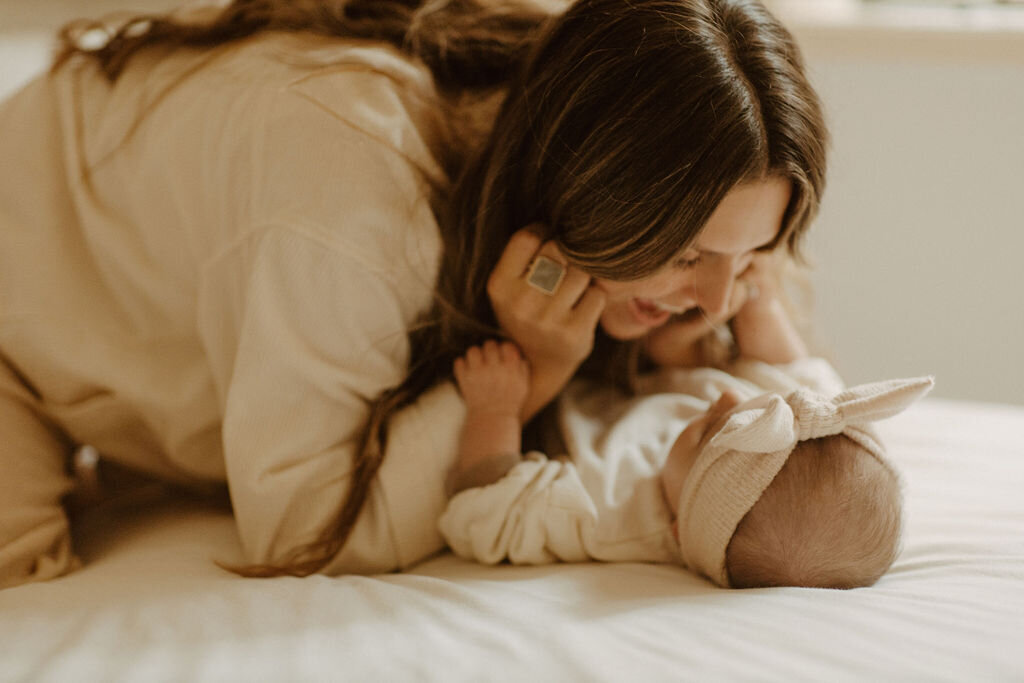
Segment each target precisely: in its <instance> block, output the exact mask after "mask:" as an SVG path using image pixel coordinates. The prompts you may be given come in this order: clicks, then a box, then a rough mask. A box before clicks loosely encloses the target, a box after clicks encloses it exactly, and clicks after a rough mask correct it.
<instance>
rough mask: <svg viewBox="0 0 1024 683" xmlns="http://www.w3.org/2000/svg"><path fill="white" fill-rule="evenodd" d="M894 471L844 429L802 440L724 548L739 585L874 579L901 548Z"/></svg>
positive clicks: (835, 584) (844, 584) (849, 584)
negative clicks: (843, 430) (848, 435)
mask: <svg viewBox="0 0 1024 683" xmlns="http://www.w3.org/2000/svg"><path fill="white" fill-rule="evenodd" d="M901 508H902V495H901V491H900V481H899V477H898V476H897V474H896V472H895V471H894V470H893V469H892V468H890V467H889V466H887V465H886V464H884V463H882V462H881V461H879V460H878V459H877V458H875V457H874V456H872V455H871V453H869V452H868V451H867V450H865V449H864V448H863V447H862V446H860V445H859V444H858V443H857V442H856V441H854V440H853V439H851V438H849V437H847V436H844V435H842V434H840V435H836V436H829V437H824V438H820V439H811V440H809V441H803V442H800V443H799V444H797V446H796V448H795V449H794V450H793V452H792V454H791V455H790V456H789V459H788V460H787V461H786V464H785V465H784V466H783V468H782V469H781V470H780V471H779V473H778V474H777V475H776V477H775V479H774V480H772V483H771V484H770V485H769V486H768V488H767V489H766V490H765V492H764V494H763V495H762V496H761V498H760V499H759V500H758V501H757V503H756V504H755V505H754V507H752V508H751V509H750V511H749V512H748V513H747V514H746V516H745V517H744V518H743V519H742V520H741V521H740V523H739V525H738V526H737V528H736V532H735V533H734V534H733V537H732V540H731V541H730V542H729V546H728V549H727V551H726V566H727V569H728V572H729V582H730V585H731V586H732V587H734V588H758V587H767V586H805V587H810V588H857V587H861V586H870V585H872V584H873V583H875V581H877V580H878V578H879V577H881V576H882V574H884V573H885V572H886V570H887V569H888V568H889V567H890V566H891V565H892V563H893V560H895V558H896V554H897V552H898V551H899V540H900V528H901Z"/></svg>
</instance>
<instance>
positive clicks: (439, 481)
mask: <svg viewBox="0 0 1024 683" xmlns="http://www.w3.org/2000/svg"><path fill="white" fill-rule="evenodd" d="M207 290H208V291H207V296H206V297H205V301H206V302H207V304H206V308H205V310H204V312H203V323H204V324H203V325H202V327H203V329H204V330H205V332H206V334H205V339H206V342H207V344H208V347H209V348H210V351H211V355H212V356H218V355H220V356H223V355H224V354H225V353H227V354H230V350H231V349H232V348H233V349H234V358H233V362H232V363H231V366H230V368H229V369H228V370H226V375H227V379H226V380H225V381H224V382H223V387H222V392H223V398H222V405H223V410H224V417H223V443H224V455H225V461H226V470H227V476H228V485H229V488H230V491H231V497H232V502H233V504H234V509H235V515H236V519H237V524H238V529H239V532H240V535H241V539H242V545H243V548H244V550H245V553H246V557H247V558H248V559H249V560H250V561H253V562H280V561H282V560H283V559H284V558H285V557H287V555H288V553H289V552H290V551H292V550H294V549H295V548H297V547H300V546H302V545H303V544H305V543H308V542H310V541H312V540H314V539H315V538H316V537H317V535H318V534H319V533H320V532H321V530H323V529H324V528H325V527H326V526H327V525H328V524H329V523H330V522H331V521H332V520H333V518H334V517H335V515H336V514H337V512H338V510H339V509H340V506H341V504H342V502H343V501H344V500H345V498H346V496H347V495H348V492H349V486H350V478H351V475H352V472H353V469H354V462H355V457H356V451H357V448H358V445H359V442H360V437H361V435H362V431H363V429H364V426H365V423H366V420H367V417H368V415H369V406H370V403H371V401H372V400H374V399H375V398H376V397H377V396H378V395H379V394H380V393H381V392H382V391H384V390H386V389H388V388H390V387H392V386H395V385H397V384H398V383H400V382H401V380H402V379H403V377H404V375H405V372H406V367H407V362H408V354H409V349H408V340H407V327H408V323H409V320H408V318H409V315H408V313H407V312H406V311H405V310H404V307H403V297H402V296H401V291H400V286H399V285H398V284H396V282H394V281H393V279H392V278H391V277H390V275H389V273H388V272H385V271H378V270H375V269H374V268H373V267H371V266H370V265H369V264H367V263H366V262H365V261H363V260H361V259H360V258H358V257H357V256H355V255H352V254H349V253H345V252H344V251H342V250H339V249H337V248H336V247H334V246H333V245H330V244H325V243H323V242H322V241H320V240H319V239H318V238H317V235H315V234H313V235H310V234H306V233H305V232H303V231H302V230H298V229H294V228H279V227H272V228H268V229H266V230H263V231H260V232H258V233H254V234H253V235H252V236H251V237H250V239H249V240H248V241H246V242H244V243H242V244H240V245H239V246H238V247H237V248H236V249H235V250H234V251H233V252H232V254H231V255H229V257H227V258H225V259H222V260H221V261H220V262H219V264H218V266H217V268H216V269H215V272H211V273H209V274H208V278H207ZM211 290H212V291H211ZM217 347H222V348H223V349H224V350H223V351H222V352H221V353H220V354H218V353H217ZM463 411H464V408H463V406H462V401H461V399H460V398H459V396H458V394H457V393H456V391H455V389H454V386H452V385H451V384H450V383H443V384H441V385H439V386H437V387H435V388H434V389H433V390H431V391H429V392H427V393H426V394H424V395H422V396H421V397H420V398H419V400H418V401H416V402H415V403H413V404H412V405H410V406H408V407H406V408H405V409H404V410H402V411H401V412H399V413H398V414H396V415H395V416H394V417H393V418H392V419H391V421H390V423H389V426H388V440H387V450H386V453H385V459H384V463H383V465H382V467H381V469H380V471H379V473H378V476H377V478H376V480H375V481H374V482H373V484H372V485H371V490H370V493H369V496H368V500H367V502H366V505H365V507H364V509H363V512H362V514H361V516H360V518H359V521H358V524H357V527H356V529H355V530H354V532H353V534H352V536H351V537H350V539H349V542H348V543H347V544H346V546H345V547H344V549H343V550H342V552H341V553H340V555H338V556H337V557H336V558H335V560H334V561H333V562H332V563H331V564H330V565H329V566H328V567H327V568H326V570H325V571H326V572H328V573H348V572H359V573H365V572H374V571H387V570H391V569H395V568H404V567H408V566H410V565H412V564H414V563H416V562H418V561H419V560H421V559H423V558H424V557H425V556H427V555H429V554H431V553H433V552H436V551H437V550H440V549H441V548H442V546H443V541H442V540H441V537H440V536H439V534H438V532H437V530H436V519H437V517H438V516H439V515H440V513H441V511H442V510H443V509H444V504H445V500H446V498H445V493H444V475H445V472H446V471H447V470H448V468H449V467H450V465H451V463H452V461H453V459H454V455H455V448H456V442H457V436H458V432H459V429H460V427H461V421H462V418H463Z"/></svg>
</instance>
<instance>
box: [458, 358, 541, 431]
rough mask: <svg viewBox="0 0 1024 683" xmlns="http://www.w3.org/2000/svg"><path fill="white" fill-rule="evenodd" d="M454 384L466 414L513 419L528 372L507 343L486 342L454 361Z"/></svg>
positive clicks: (526, 390)
mask: <svg viewBox="0 0 1024 683" xmlns="http://www.w3.org/2000/svg"><path fill="white" fill-rule="evenodd" d="M454 370H455V381H456V383H458V385H459V391H461V392H462V398H463V399H464V400H465V401H466V408H467V409H468V410H469V411H470V412H488V413H499V414H508V415H515V416H516V417H517V418H518V416H519V414H520V411H521V410H522V408H523V404H524V403H525V402H526V396H527V394H528V393H529V389H530V368H529V366H528V365H527V363H526V361H525V360H524V359H523V357H522V355H521V354H520V353H519V349H518V348H516V345H515V344H512V343H511V342H502V343H500V344H499V343H498V342H496V341H493V340H490V341H487V342H485V343H484V345H483V346H482V347H480V346H471V347H470V348H469V350H468V351H466V355H465V356H462V357H461V358H456V359H455V368H454Z"/></svg>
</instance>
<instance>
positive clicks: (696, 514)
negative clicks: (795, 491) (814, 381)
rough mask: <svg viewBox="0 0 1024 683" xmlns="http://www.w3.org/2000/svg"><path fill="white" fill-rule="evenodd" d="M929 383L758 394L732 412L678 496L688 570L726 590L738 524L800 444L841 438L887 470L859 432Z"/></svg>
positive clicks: (682, 548)
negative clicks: (827, 392) (727, 560)
mask: <svg viewBox="0 0 1024 683" xmlns="http://www.w3.org/2000/svg"><path fill="white" fill-rule="evenodd" d="M933 384H934V380H933V379H932V378H931V377H919V378H915V379H895V380H888V381H885V382H875V383H873V384H864V385H861V386H858V387H853V388H852V389H847V390H846V391H843V392H842V393H839V394H837V395H836V396H833V397H827V396H823V395H821V394H818V393H816V392H814V391H811V390H810V389H798V390H797V391H794V392H793V393H791V394H789V395H788V396H787V397H785V398H783V397H782V396H781V395H779V394H763V395H761V396H758V397H757V398H754V399H751V400H750V401H747V402H746V403H744V404H742V405H740V406H739V407H738V408H736V410H735V412H733V414H732V415H730V416H729V419H728V420H727V421H726V423H725V425H724V426H722V428H721V429H720V430H719V431H718V433H717V434H715V435H714V436H713V437H711V439H710V440H709V441H708V443H707V444H706V445H705V446H704V450H703V451H702V452H701V454H700V455H699V456H698V457H697V460H696V461H695V462H694V464H693V468H692V469H691V470H690V473H689V475H688V476H687V478H686V482H685V483H684V485H683V489H682V492H681V493H680V495H679V504H678V505H677V506H676V510H677V511H678V515H679V518H678V526H677V534H678V540H679V549H680V553H681V554H682V559H683V561H684V562H685V563H686V565H687V566H689V567H690V568H691V569H692V570H694V571H697V572H700V573H701V574H704V575H705V576H707V577H708V578H710V579H711V580H712V581H714V582H715V583H717V584H718V585H720V586H724V587H728V586H729V575H728V572H727V571H726V566H725V552H726V548H727V547H728V545H729V541H730V540H731V539H732V535H733V533H734V532H735V531H736V527H737V525H739V523H740V521H741V520H742V519H743V517H744V516H745V515H746V514H747V512H749V511H750V508H752V507H753V506H754V504H755V503H756V502H757V501H758V499H759V498H760V497H761V494H762V493H763V492H764V490H765V489H766V488H768V485H769V484H771V482H772V480H773V479H774V478H775V475H776V474H778V472H779V470H781V469H782V466H783V465H784V464H785V463H786V460H787V459H788V458H789V454H790V453H792V452H793V448H794V447H795V446H796V444H797V443H799V442H800V441H806V440H808V439H816V438H819V437H823V436H832V435H835V434H844V435H846V436H848V437H850V438H851V439H853V440H854V441H856V442H857V443H858V444H860V445H861V446H863V447H864V448H865V449H867V450H868V451H869V452H870V453H871V454H872V455H874V456H875V457H876V458H878V460H879V461H880V462H882V463H883V464H885V465H886V466H889V465H888V463H887V462H886V460H885V457H884V450H883V448H882V446H881V444H879V443H878V442H877V441H876V440H875V439H874V438H873V437H872V436H871V435H870V433H869V432H868V431H866V430H864V429H863V428H862V427H863V426H865V425H867V424H868V423H870V422H874V421H876V420H881V419H884V418H887V417H891V416H893V415H896V414H898V413H900V412H902V411H903V410H904V409H905V408H907V406H909V405H910V404H912V403H913V402H914V401H916V400H918V399H919V398H921V397H922V396H924V395H925V394H927V393H928V392H929V391H930V390H931V388H932V385H933Z"/></svg>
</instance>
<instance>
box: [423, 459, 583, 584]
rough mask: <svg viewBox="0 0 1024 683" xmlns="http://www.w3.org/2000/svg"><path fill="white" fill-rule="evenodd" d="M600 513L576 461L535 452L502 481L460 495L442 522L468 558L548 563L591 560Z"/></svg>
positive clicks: (487, 561)
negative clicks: (591, 545)
mask: <svg viewBox="0 0 1024 683" xmlns="http://www.w3.org/2000/svg"><path fill="white" fill-rule="evenodd" d="M597 518H598V511H597V508H596V507H595V505H594V502H593V501H592V500H591V498H590V496H589V495H588V494H587V491H586V489H585V488H584V486H583V482H582V481H581V480H580V477H579V473H578V472H577V470H576V468H575V466H574V465H573V464H572V463H570V462H564V461H561V460H549V459H547V458H546V457H544V456H543V455H541V454H539V453H530V454H529V455H527V456H526V459H525V460H523V461H522V462H520V463H519V464H517V465H516V466H515V467H513V468H512V469H511V470H510V471H509V472H508V473H507V474H506V475H505V476H504V477H503V478H502V479H500V480H498V481H497V482H495V483H493V484H490V485H488V486H482V487H478V488H470V489H466V490H464V491H462V492H460V493H458V494H456V495H455V496H454V497H453V498H452V499H451V500H450V501H449V503H448V507H447V509H446V510H445V511H444V514H443V515H442V516H441V519H440V521H439V523H438V527H439V528H440V530H441V533H442V535H443V536H444V538H445V540H446V541H447V542H448V545H449V546H450V547H451V549H452V550H453V551H454V552H455V553H456V554H457V555H459V556H460V557H463V558H465V559H468V560H475V561H477V562H481V563H484V564H497V563H498V562H502V561H504V560H508V561H510V562H512V563H514V564H548V563H552V562H558V561H561V562H582V561H585V560H587V559H589V558H590V554H589V553H588V550H587V548H588V546H589V545H590V544H591V539H592V536H593V534H594V530H595V528H596V525H597V522H598V519H597Z"/></svg>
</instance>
